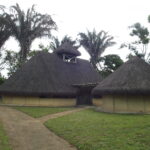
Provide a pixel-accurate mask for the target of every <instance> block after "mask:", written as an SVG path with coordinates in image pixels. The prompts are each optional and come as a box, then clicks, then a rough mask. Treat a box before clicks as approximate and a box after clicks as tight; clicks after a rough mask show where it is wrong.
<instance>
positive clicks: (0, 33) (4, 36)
mask: <svg viewBox="0 0 150 150" xmlns="http://www.w3.org/2000/svg"><path fill="white" fill-rule="evenodd" d="M4 9H5V7H4V6H2V5H0V11H1V12H0V49H1V47H2V46H3V45H4V43H5V42H6V41H7V40H8V39H9V37H10V35H11V30H10V28H9V26H8V23H7V21H6V16H5V15H4V14H3V12H4Z"/></svg>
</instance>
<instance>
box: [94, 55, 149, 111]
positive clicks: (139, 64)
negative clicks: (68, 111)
mask: <svg viewBox="0 0 150 150" xmlns="http://www.w3.org/2000/svg"><path fill="white" fill-rule="evenodd" d="M93 95H94V97H95V98H94V100H93V103H94V104H95V105H96V106H99V110H101V111H105V112H115V113H150V65H149V64H147V63H146V62H145V61H144V60H142V59H140V58H138V57H133V58H132V59H131V60H129V61H127V62H126V63H124V64H123V65H122V66H121V67H120V68H119V69H118V70H117V71H115V72H114V73H112V74H111V75H110V76H108V77H107V78H105V79H104V80H103V81H102V82H100V84H99V85H98V86H97V87H95V88H94V89H93Z"/></svg>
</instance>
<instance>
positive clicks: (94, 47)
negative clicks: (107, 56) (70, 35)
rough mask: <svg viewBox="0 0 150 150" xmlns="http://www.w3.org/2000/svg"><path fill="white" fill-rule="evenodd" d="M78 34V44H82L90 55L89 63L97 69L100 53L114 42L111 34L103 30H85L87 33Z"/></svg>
mask: <svg viewBox="0 0 150 150" xmlns="http://www.w3.org/2000/svg"><path fill="white" fill-rule="evenodd" d="M79 36H80V39H79V42H80V45H82V46H83V47H84V48H85V50H86V51H87V52H88V53H89V55H90V57H91V58H90V62H91V64H92V65H93V67H94V68H95V69H97V70H98V66H97V64H98V62H99V58H100V56H101V54H102V53H103V52H104V51H105V50H106V48H108V47H110V46H112V45H114V44H115V42H114V41H113V39H114V38H113V36H110V35H108V33H107V32H105V31H100V32H99V33H96V31H95V30H93V31H92V32H90V31H87V33H79Z"/></svg>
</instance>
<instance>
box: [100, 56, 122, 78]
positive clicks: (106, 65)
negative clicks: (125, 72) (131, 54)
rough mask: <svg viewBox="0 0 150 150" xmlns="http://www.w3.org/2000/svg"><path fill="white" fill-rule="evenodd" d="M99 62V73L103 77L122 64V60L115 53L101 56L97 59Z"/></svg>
mask: <svg viewBox="0 0 150 150" xmlns="http://www.w3.org/2000/svg"><path fill="white" fill-rule="evenodd" d="M99 62H100V63H101V64H102V65H101V66H102V69H101V70H100V73H101V75H102V76H103V77H107V76H108V75H110V74H111V73H113V72H114V71H115V70H116V69H118V67H119V66H121V65H122V64H123V60H122V59H121V58H120V57H119V56H118V55H115V54H110V55H106V56H104V57H101V58H100V59H99Z"/></svg>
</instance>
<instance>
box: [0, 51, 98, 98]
mask: <svg viewBox="0 0 150 150" xmlns="http://www.w3.org/2000/svg"><path fill="white" fill-rule="evenodd" d="M99 81H100V77H99V74H98V73H97V72H95V70H94V69H93V68H92V66H91V64H90V63H89V62H88V61H86V60H82V59H77V63H67V62H64V61H63V60H62V58H61V57H59V56H58V55H57V54H55V53H52V54H50V53H47V52H39V53H38V54H36V56H34V57H32V59H30V60H29V61H28V62H27V63H25V64H24V65H23V66H22V67H21V68H20V69H19V70H18V71H17V72H16V73H14V74H13V75H12V76H11V77H10V78H9V79H8V80H7V81H6V82H5V83H4V84H3V85H1V86H0V94H1V95H4V94H10V95H12V94H13V95H14V94H15V95H21V96H22V95H27V96H29V95H30V96H40V95H44V96H52V97H53V96H57V97H59V96H60V97H61V96H75V95H76V92H77V88H76V87H74V86H72V85H73V84H86V83H87V84H88V83H97V82H99Z"/></svg>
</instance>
